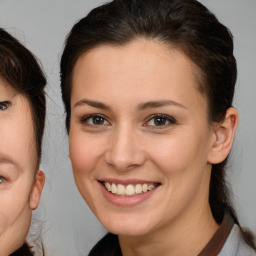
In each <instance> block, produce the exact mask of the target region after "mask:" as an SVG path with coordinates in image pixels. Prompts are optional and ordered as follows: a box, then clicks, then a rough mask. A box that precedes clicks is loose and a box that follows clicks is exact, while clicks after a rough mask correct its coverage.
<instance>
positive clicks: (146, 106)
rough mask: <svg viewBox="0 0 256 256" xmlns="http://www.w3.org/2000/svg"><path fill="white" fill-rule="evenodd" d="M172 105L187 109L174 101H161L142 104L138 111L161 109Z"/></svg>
mask: <svg viewBox="0 0 256 256" xmlns="http://www.w3.org/2000/svg"><path fill="white" fill-rule="evenodd" d="M170 105H171V106H176V107H180V108H184V109H186V107H185V106H183V105H182V104H180V103H178V102H176V101H173V100H159V101H149V102H146V103H141V104H139V105H138V109H139V110H145V109H149V108H160V107H164V106H170Z"/></svg>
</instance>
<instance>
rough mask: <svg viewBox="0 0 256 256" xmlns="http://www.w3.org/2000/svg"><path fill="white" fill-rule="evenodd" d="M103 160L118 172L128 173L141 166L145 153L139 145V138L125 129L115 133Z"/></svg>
mask: <svg viewBox="0 0 256 256" xmlns="http://www.w3.org/2000/svg"><path fill="white" fill-rule="evenodd" d="M105 160H106V162H107V163H108V164H109V165H111V166H112V167H114V168H115V169H116V170H118V171H128V170H131V169H133V168H136V167H138V166H141V165H143V164H144V162H145V161H146V153H145V151H144V150H143V149H142V146H141V144H140V136H139V135H138V134H136V133H135V131H132V130H131V129H127V128H124V129H119V130H117V131H115V132H114V133H113V134H112V136H111V138H110V143H109V147H108V150H107V151H106V152H105Z"/></svg>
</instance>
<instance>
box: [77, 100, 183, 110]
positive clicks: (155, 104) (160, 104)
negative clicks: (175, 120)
mask: <svg viewBox="0 0 256 256" xmlns="http://www.w3.org/2000/svg"><path fill="white" fill-rule="evenodd" d="M82 105H88V106H91V107H94V108H99V109H103V110H111V107H109V106H108V105H106V104H104V103H102V102H98V101H93V100H88V99H82V100H79V101H78V102H76V103H75V104H74V108H75V107H78V106H82ZM168 105H169V106H170V105H171V106H176V107H180V108H184V109H186V107H185V106H183V105H182V104H180V103H178V102H176V101H173V100H157V101H149V102H145V103H140V104H139V105H138V107H137V108H138V110H146V109H149V108H159V107H164V106H168Z"/></svg>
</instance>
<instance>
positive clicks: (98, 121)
mask: <svg viewBox="0 0 256 256" xmlns="http://www.w3.org/2000/svg"><path fill="white" fill-rule="evenodd" d="M104 121H105V119H104V118H103V117H101V116H96V117H92V122H93V124H95V125H101V124H104Z"/></svg>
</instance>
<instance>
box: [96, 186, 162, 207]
mask: <svg viewBox="0 0 256 256" xmlns="http://www.w3.org/2000/svg"><path fill="white" fill-rule="evenodd" d="M99 184H100V187H101V190H102V192H103V195H104V197H105V198H106V199H107V201H109V202H110V203H112V204H114V205H117V206H135V205H138V204H140V203H142V202H144V201H146V200H148V199H149V198H150V197H151V196H152V195H153V194H154V193H155V192H156V190H157V189H158V188H159V186H157V187H156V188H154V189H152V190H150V191H148V192H145V193H142V194H139V195H135V196H116V195H114V194H112V193H111V192H109V191H108V190H107V189H106V187H105V186H104V184H102V183H100V182H99Z"/></svg>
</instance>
